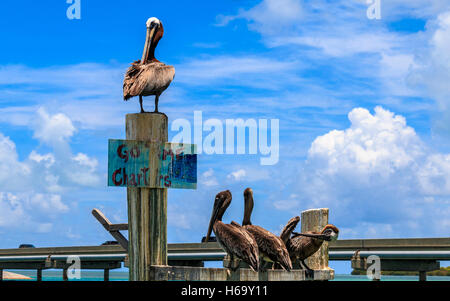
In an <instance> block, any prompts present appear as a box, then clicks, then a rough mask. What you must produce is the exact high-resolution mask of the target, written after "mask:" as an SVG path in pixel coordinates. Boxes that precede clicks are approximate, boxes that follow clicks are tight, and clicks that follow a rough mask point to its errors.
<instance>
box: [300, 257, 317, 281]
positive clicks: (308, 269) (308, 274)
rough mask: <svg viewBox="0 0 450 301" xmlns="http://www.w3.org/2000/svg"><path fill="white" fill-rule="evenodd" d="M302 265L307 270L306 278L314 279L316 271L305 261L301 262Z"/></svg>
mask: <svg viewBox="0 0 450 301" xmlns="http://www.w3.org/2000/svg"><path fill="white" fill-rule="evenodd" d="M300 263H301V265H302V266H303V267H304V269H305V275H306V278H309V279H314V270H313V269H311V268H309V266H307V265H306V263H305V261H304V260H301V261H300Z"/></svg>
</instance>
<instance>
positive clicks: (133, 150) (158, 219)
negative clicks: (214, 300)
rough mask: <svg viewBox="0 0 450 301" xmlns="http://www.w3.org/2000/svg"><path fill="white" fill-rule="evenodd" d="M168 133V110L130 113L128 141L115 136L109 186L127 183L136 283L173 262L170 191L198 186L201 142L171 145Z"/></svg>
mask: <svg viewBox="0 0 450 301" xmlns="http://www.w3.org/2000/svg"><path fill="white" fill-rule="evenodd" d="M167 132H168V119H167V116H166V115H165V114H161V113H139V114H128V115H127V116H126V138H127V139H126V140H113V139H110V140H109V146H108V153H109V154H108V185H109V186H115V187H127V202H128V267H129V271H130V278H129V279H130V281H136V280H139V281H149V280H154V279H152V277H153V276H152V275H155V273H152V272H151V267H152V266H153V267H155V266H167V189H168V188H182V189H196V188H197V155H196V147H195V145H192V144H181V143H168V142H167V139H168V133H167ZM96 213H97V214H96ZM93 214H94V216H96V217H97V219H99V221H101V222H102V224H103V225H104V226H105V228H107V229H109V230H111V228H112V225H110V223H109V221H107V219H106V218H105V217H104V216H102V215H101V214H98V212H95V210H94V211H93ZM116 230H118V229H116ZM116 232H118V231H116Z"/></svg>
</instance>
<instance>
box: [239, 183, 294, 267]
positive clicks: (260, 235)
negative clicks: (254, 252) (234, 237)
mask: <svg viewBox="0 0 450 301" xmlns="http://www.w3.org/2000/svg"><path fill="white" fill-rule="evenodd" d="M244 200H245V211H244V220H243V221H242V226H243V227H244V228H245V229H246V230H247V231H248V232H250V233H251V234H252V235H253V237H254V238H255V240H256V243H257V244H258V250H259V255H260V258H261V259H263V260H264V261H266V262H272V263H278V264H280V265H281V266H282V267H283V268H284V269H285V270H287V271H290V270H291V269H292V263H291V259H290V258H289V253H288V251H287V249H286V246H285V244H284V243H283V241H282V240H281V239H280V238H279V237H278V236H276V235H275V234H273V233H271V232H269V231H267V230H266V229H264V228H262V227H260V226H256V225H252V223H251V220H250V218H251V214H252V210H253V191H252V189H251V188H247V189H245V191H244Z"/></svg>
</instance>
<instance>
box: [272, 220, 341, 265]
mask: <svg viewBox="0 0 450 301" xmlns="http://www.w3.org/2000/svg"><path fill="white" fill-rule="evenodd" d="M299 221H300V217H298V216H296V217H293V218H291V219H290V220H289V222H288V223H287V224H286V226H285V227H284V229H283V231H282V232H281V235H280V237H282V239H284V240H286V248H287V250H288V252H289V256H290V258H291V261H292V262H295V261H297V260H298V261H299V262H300V263H301V264H302V265H303V266H304V267H305V268H306V269H307V270H308V271H312V270H311V269H310V268H309V267H308V266H307V265H306V263H305V262H304V260H305V259H307V258H308V257H310V256H311V255H313V254H314V253H316V252H317V251H318V250H319V249H320V247H321V246H322V244H323V242H324V241H325V240H326V241H332V240H337V238H338V235H339V229H338V228H337V227H336V226H334V225H331V224H328V225H326V226H325V227H324V228H323V229H322V231H321V232H320V233H318V232H314V231H307V232H305V233H296V232H293V231H294V229H295V227H296V226H297V224H298V222H299ZM291 234H292V236H291Z"/></svg>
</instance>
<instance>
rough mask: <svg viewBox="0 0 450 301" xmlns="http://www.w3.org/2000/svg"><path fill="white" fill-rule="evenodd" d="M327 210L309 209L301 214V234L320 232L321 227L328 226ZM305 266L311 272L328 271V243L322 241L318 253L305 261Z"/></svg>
mask: <svg viewBox="0 0 450 301" xmlns="http://www.w3.org/2000/svg"><path fill="white" fill-rule="evenodd" d="M328 214H329V209H328V208H322V209H310V210H306V211H303V212H302V215H301V223H302V226H301V228H302V230H301V232H302V233H304V232H307V231H316V232H320V231H322V229H323V227H325V226H326V225H327V224H328ZM306 264H307V265H308V266H309V267H310V268H311V269H313V270H323V269H329V267H328V242H326V241H324V242H323V244H322V246H321V247H320V249H319V251H317V252H316V253H315V254H314V255H312V256H311V257H309V258H308V259H306Z"/></svg>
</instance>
